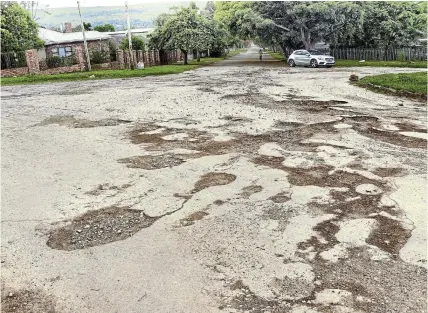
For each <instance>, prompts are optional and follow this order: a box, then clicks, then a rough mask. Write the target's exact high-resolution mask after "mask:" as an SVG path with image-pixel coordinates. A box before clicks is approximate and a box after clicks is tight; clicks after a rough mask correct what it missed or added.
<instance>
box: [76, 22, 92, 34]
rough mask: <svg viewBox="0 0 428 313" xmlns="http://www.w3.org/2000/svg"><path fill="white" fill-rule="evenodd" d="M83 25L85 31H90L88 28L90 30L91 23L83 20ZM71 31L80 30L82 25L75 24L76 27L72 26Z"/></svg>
mask: <svg viewBox="0 0 428 313" xmlns="http://www.w3.org/2000/svg"><path fill="white" fill-rule="evenodd" d="M83 27H84V28H85V31H90V30H92V25H91V23H86V22H83ZM71 31H72V32H73V33H77V32H81V31H82V26H81V25H77V26H76V27H73V28H72V29H71Z"/></svg>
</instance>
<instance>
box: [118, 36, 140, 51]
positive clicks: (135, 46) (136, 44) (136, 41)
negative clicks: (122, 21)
mask: <svg viewBox="0 0 428 313" xmlns="http://www.w3.org/2000/svg"><path fill="white" fill-rule="evenodd" d="M131 44H132V50H145V47H146V45H145V43H144V40H143V39H141V37H138V36H131ZM120 49H122V50H129V40H128V36H126V37H125V38H124V39H123V40H122V42H121V43H120Z"/></svg>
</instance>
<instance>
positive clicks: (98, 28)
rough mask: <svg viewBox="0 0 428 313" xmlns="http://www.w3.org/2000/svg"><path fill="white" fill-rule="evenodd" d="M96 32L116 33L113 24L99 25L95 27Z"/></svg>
mask: <svg viewBox="0 0 428 313" xmlns="http://www.w3.org/2000/svg"><path fill="white" fill-rule="evenodd" d="M94 30H96V31H99V32H114V26H113V25H111V24H104V25H98V26H95V27H94Z"/></svg>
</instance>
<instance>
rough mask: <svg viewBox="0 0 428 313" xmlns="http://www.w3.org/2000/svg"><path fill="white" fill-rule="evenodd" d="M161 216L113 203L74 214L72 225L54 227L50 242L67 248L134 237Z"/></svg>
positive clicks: (54, 246) (49, 243) (62, 248)
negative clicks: (115, 205)
mask: <svg viewBox="0 0 428 313" xmlns="http://www.w3.org/2000/svg"><path fill="white" fill-rule="evenodd" d="M158 218H159V217H149V216H147V215H146V214H144V213H143V212H141V211H139V210H132V209H128V208H120V207H114V206H113V207H107V208H104V209H100V210H96V211H89V212H87V213H85V214H83V215H81V216H78V217H76V218H74V219H73V220H72V221H71V223H70V224H69V225H66V226H63V227H60V228H58V229H56V230H54V231H52V233H51V234H50V236H49V239H48V241H47V245H48V246H49V247H51V248H52V249H58V250H67V251H70V250H77V249H84V248H88V247H93V246H99V245H104V244H107V243H110V242H114V241H118V240H124V239H126V238H128V237H131V236H132V235H134V234H135V233H137V232H138V231H140V230H141V229H143V228H146V227H149V226H151V225H152V224H153V223H154V222H155V221H157V220H158Z"/></svg>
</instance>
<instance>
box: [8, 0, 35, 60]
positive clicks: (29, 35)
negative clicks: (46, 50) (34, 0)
mask: <svg viewBox="0 0 428 313" xmlns="http://www.w3.org/2000/svg"><path fill="white" fill-rule="evenodd" d="M41 47H43V41H42V40H40V39H39V37H38V26H37V24H36V22H35V21H34V20H33V18H32V17H31V15H30V13H29V12H27V11H26V10H25V9H24V8H23V7H21V6H20V5H19V4H17V3H8V4H3V3H2V6H1V49H2V52H9V51H22V50H28V49H34V48H41Z"/></svg>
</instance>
